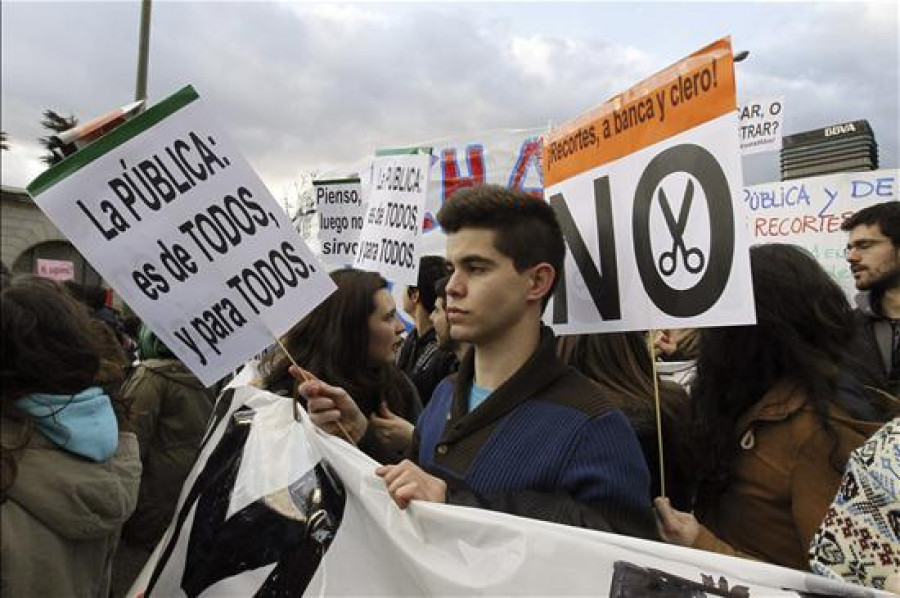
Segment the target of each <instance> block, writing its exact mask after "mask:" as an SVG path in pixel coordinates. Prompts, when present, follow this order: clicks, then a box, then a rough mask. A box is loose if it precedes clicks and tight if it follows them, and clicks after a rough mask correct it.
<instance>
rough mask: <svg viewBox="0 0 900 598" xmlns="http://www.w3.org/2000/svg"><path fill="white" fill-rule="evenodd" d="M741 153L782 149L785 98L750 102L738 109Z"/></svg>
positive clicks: (747, 153)
mask: <svg viewBox="0 0 900 598" xmlns="http://www.w3.org/2000/svg"><path fill="white" fill-rule="evenodd" d="M738 115H739V116H740V129H739V130H740V139H741V153H743V154H744V155H749V154H758V153H760V152H768V151H775V150H780V149H781V135H782V123H783V122H784V97H783V96H782V97H778V98H767V99H764V100H756V101H754V102H749V103H747V104H745V105H743V106H741V107H740V108H739V109H738Z"/></svg>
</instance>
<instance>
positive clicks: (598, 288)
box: [550, 176, 622, 324]
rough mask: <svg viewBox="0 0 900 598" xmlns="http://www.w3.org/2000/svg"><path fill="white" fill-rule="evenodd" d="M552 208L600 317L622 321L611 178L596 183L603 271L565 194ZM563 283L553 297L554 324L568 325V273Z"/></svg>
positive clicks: (553, 199) (552, 200) (562, 274)
mask: <svg viewBox="0 0 900 598" xmlns="http://www.w3.org/2000/svg"><path fill="white" fill-rule="evenodd" d="M550 205H551V206H553V209H554V211H555V212H556V217H557V219H558V220H559V225H560V228H561V229H562V233H563V236H564V237H565V238H566V244H567V245H568V246H569V251H570V252H571V253H572V258H573V259H574V260H575V265H576V266H577V267H578V271H579V272H580V273H581V277H582V278H583V279H584V284H585V286H586V287H587V289H588V292H589V293H590V294H591V299H592V300H593V301H594V305H596V306H597V311H598V312H600V317H601V318H603V319H604V320H619V319H621V318H622V307H621V304H620V302H619V270H618V266H617V265H616V238H615V231H614V230H613V219H612V200H611V197H610V191H609V177H606V176H605V177H602V178H599V179H596V180H594V206H595V208H596V213H597V238H598V240H599V246H600V269H601V270H602V271H603V276H602V277H601V276H600V272H598V271H597V264H595V263H594V260H593V259H592V258H591V254H590V252H589V251H588V248H587V245H586V244H585V242H584V239H583V238H582V236H581V233H580V232H578V227H577V226H576V225H575V219H574V218H573V217H572V213H571V212H570V211H569V207H568V206H567V205H566V201H565V199H563V196H562V194H560V193H557V194H556V195H554V196H552V197H551V198H550ZM558 276H559V277H560V280H559V284H558V285H557V287H556V293H555V295H554V298H553V323H554V324H566V323H567V322H568V321H569V309H568V304H567V299H566V294H567V293H566V275H565V271H564V270H563V271H562V272H559V274H558Z"/></svg>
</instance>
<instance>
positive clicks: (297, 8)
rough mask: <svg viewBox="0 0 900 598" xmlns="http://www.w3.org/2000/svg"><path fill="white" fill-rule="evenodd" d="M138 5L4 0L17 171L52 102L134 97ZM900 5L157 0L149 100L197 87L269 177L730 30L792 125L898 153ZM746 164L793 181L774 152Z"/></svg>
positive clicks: (559, 104) (495, 119)
mask: <svg viewBox="0 0 900 598" xmlns="http://www.w3.org/2000/svg"><path fill="white" fill-rule="evenodd" d="M139 18H140V3H139V2H125V1H107V2H59V3H56V2H26V1H8V0H2V19H0V22H2V53H0V56H2V85H0V90H2V103H0V106H2V129H3V130H4V131H6V132H7V135H8V142H9V143H10V145H11V146H12V147H11V151H8V152H3V154H2V182H3V184H4V185H13V186H24V185H25V184H27V183H28V182H29V181H30V180H31V179H33V178H34V177H35V176H36V175H37V174H38V173H39V172H40V171H41V169H42V166H41V165H40V163H39V162H38V161H37V159H36V158H37V156H39V155H40V153H41V149H40V147H39V146H38V145H37V143H36V139H37V137H39V136H41V135H42V134H43V132H42V130H41V128H40V126H39V121H40V118H41V111H42V110H43V109H45V108H52V109H54V110H57V111H59V112H62V113H66V114H70V113H74V114H76V115H77V116H78V117H79V118H80V119H81V120H82V122H86V121H87V120H90V119H91V118H93V117H95V116H98V115H99V114H102V113H103V112H106V111H108V110H109V109H111V108H113V107H116V106H119V105H122V104H125V103H127V102H129V101H130V100H131V99H132V98H133V95H134V87H135V70H136V63H137V39H138V29H139ZM898 21H900V17H898V8H897V4H896V3H895V2H878V3H860V2H852V3H835V2H824V3H823V2H818V3H816V2H811V3H771V2H767V3H732V2H717V3H699V2H691V3H672V2H665V3H617V2H596V3H592V2H580V3H571V4H566V3H560V2H554V3H541V2H529V3H518V2H503V3H469V2H465V3H460V2H456V3H433V2H430V3H411V2H407V3H392V4H389V3H361V4H351V3H328V4H315V3H306V2H303V3H300V2H224V3H222V2H165V1H162V0H156V1H155V2H154V3H153V14H152V32H151V42H150V77H149V85H148V89H149V95H150V101H151V102H156V101H159V100H160V99H162V98H164V97H166V96H167V95H168V94H170V93H171V92H173V91H175V90H177V89H179V88H181V87H182V86H183V85H185V84H188V83H190V84H193V85H194V86H195V87H196V88H197V90H198V91H199V92H200V94H201V95H202V96H204V97H205V98H206V100H207V101H208V103H209V104H210V105H211V106H212V107H213V108H214V109H215V111H216V112H217V115H218V117H219V118H220V119H221V120H223V121H225V122H226V123H227V127H228V130H229V132H230V133H231V135H232V136H233V137H234V138H235V140H236V141H237V143H238V144H239V146H240V147H241V148H243V150H244V152H245V154H246V155H247V157H248V159H249V160H250V162H251V164H252V165H253V166H254V167H255V168H256V169H257V171H258V172H259V173H260V175H261V176H262V178H263V180H265V181H266V183H267V184H268V186H269V188H270V190H271V191H272V192H273V193H274V194H275V195H276V196H281V195H282V194H283V193H284V190H285V189H287V188H288V187H289V186H290V185H291V183H292V181H295V180H298V178H299V176H300V173H302V172H303V171H307V170H310V169H316V170H318V171H325V172H337V171H341V170H342V169H347V168H351V167H352V166H353V165H356V164H359V163H360V161H361V160H363V159H364V158H365V157H366V156H368V155H371V154H372V153H373V152H374V150H375V149H376V148H378V147H388V146H397V145H405V144H410V143H414V142H421V141H428V140H432V139H439V138H442V137H446V136H451V135H452V136H457V135H463V134H469V133H478V132H480V131H486V130H490V129H498V128H532V127H542V126H546V125H547V124H548V123H562V122H565V121H566V120H568V119H570V118H572V117H574V116H576V115H577V114H579V113H581V112H583V111H585V110H587V109H589V108H591V107H593V106H595V105H597V104H600V103H602V102H603V101H604V100H605V99H607V98H608V97H610V96H611V95H614V94H616V93H618V92H621V91H623V90H625V89H626V88H628V87H629V86H631V85H632V84H634V83H636V82H638V81H640V80H641V79H643V78H644V77H646V76H647V75H650V74H652V73H653V72H655V71H657V70H659V69H660V68H663V67H665V66H666V65H668V64H670V63H672V62H674V61H676V60H678V59H679V58H681V57H683V56H685V55H687V54H689V53H690V52H692V51H694V50H696V49H699V48H700V47H702V46H704V45H706V44H708V43H710V42H712V41H714V40H716V39H718V38H719V37H722V36H725V35H731V36H732V38H733V44H734V47H735V49H736V50H744V49H746V50H749V51H750V56H749V58H748V59H747V60H746V61H744V62H742V63H740V64H738V65H737V66H736V69H737V76H738V101H739V102H743V101H748V100H753V99H756V98H762V97H768V96H774V95H784V96H785V97H786V108H785V123H784V131H785V132H786V133H788V134H790V133H793V132H798V131H803V130H808V129H812V128H818V127H822V126H825V125H829V124H834V123H838V122H843V121H847V120H855V119H861V118H866V119H868V120H869V122H870V123H871V125H872V126H873V128H874V129H875V134H876V139H877V141H878V144H879V149H880V156H881V166H882V167H897V166H898V162H900V159H898V155H900V115H898V112H900V101H898V93H900V92H898V89H900V81H898V73H900V57H898V54H900V41H898ZM744 163H745V178H746V179H747V182H748V183H758V182H764V181H767V180H776V179H777V178H778V170H777V163H778V162H777V154H776V153H768V154H762V155H759V156H755V157H751V158H747V159H745V161H744Z"/></svg>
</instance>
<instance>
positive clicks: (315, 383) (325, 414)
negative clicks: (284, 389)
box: [288, 366, 369, 443]
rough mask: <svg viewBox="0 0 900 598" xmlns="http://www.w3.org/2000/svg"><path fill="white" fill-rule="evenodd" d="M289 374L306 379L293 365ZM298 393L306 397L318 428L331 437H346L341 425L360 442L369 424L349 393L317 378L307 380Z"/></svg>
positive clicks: (308, 407) (307, 405) (310, 415)
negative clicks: (331, 435)
mask: <svg viewBox="0 0 900 598" xmlns="http://www.w3.org/2000/svg"><path fill="white" fill-rule="evenodd" d="M288 372H290V374H291V376H293V377H294V378H296V379H297V380H303V379H304V378H303V374H302V373H301V372H300V369H299V368H297V367H296V366H291V367H290V368H289V369H288ZM297 390H298V391H299V392H300V394H301V395H303V396H304V397H306V407H307V410H308V411H309V417H310V419H312V421H313V423H314V424H315V425H316V426H318V427H319V428H321V429H322V430H324V431H326V432H328V433H329V434H333V435H334V436H338V437H339V438H344V433H343V432H342V431H341V429H340V427H339V426H338V422H340V424H341V425H342V426H344V429H345V430H347V433H348V434H350V437H351V438H352V439H353V442H355V443H359V441H360V440H361V439H362V437H363V436H364V435H365V433H366V428H367V427H368V425H369V424H368V421H366V416H365V415H363V414H362V411H360V410H359V407H358V406H357V405H356V402H355V401H354V400H353V397H351V396H350V395H348V394H347V391H345V390H344V389H343V388H338V387H337V386H331V385H330V384H325V383H324V382H322V381H321V380H316V379H313V380H305V381H304V382H303V383H302V384H300V386H299V387H298V389H297Z"/></svg>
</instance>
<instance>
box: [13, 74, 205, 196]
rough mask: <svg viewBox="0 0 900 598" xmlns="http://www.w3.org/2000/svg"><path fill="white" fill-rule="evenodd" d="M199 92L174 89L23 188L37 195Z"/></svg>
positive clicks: (185, 104) (172, 111)
mask: <svg viewBox="0 0 900 598" xmlns="http://www.w3.org/2000/svg"><path fill="white" fill-rule="evenodd" d="M199 97H200V96H199V95H197V91H196V90H195V89H194V86H193V85H187V86H185V87H183V88H181V89H180V90H178V91H176V92H175V93H173V94H172V95H170V96H169V97H167V98H166V99H164V100H163V101H161V102H159V103H158V104H156V105H155V106H153V107H152V108H148V109H147V110H146V111H145V112H144V113H142V114H139V115H138V116H136V117H134V118H132V119H131V120H129V121H128V122H126V123H124V124H122V125H120V126H119V127H117V128H115V129H113V130H112V131H110V132H109V133H107V134H106V135H104V136H103V137H101V138H100V139H98V140H97V141H95V142H93V143H91V144H90V145H88V146H87V147H85V148H82V149H80V150H78V151H77V152H75V153H74V154H72V155H71V156H69V157H68V158H66V159H65V160H63V161H62V162H60V163H59V164H56V165H54V166H53V167H52V168H49V169H48V170H45V171H44V172H43V173H41V174H40V175H38V177H37V178H36V179H34V180H33V181H31V183H29V184H28V186H27V187H26V188H25V190H26V191H28V194H29V195H31V197H37V196H38V195H40V194H41V193H43V192H44V191H46V190H47V189H49V188H50V187H52V186H53V185H55V184H57V183H58V182H60V181H62V180H63V179H65V178H67V177H68V176H70V175H72V174H74V173H76V172H78V171H79V170H81V169H82V168H84V167H85V166H87V165H88V164H90V163H91V162H93V161H94V160H96V159H97V158H100V157H102V156H103V155H104V154H107V153H109V152H111V151H112V150H114V149H115V148H117V147H119V146H120V145H122V144H123V143H125V142H127V141H129V140H130V139H132V138H134V137H137V136H138V135H140V134H141V133H143V132H144V131H146V130H147V129H149V128H150V127H152V126H154V125H155V124H157V123H158V122H160V121H162V120H164V119H166V118H168V117H169V116H171V115H172V114H174V113H176V112H178V111H179V110H181V109H182V108H184V107H185V106H187V105H188V104H190V103H191V102H193V101H194V100H196V99H197V98H199Z"/></svg>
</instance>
